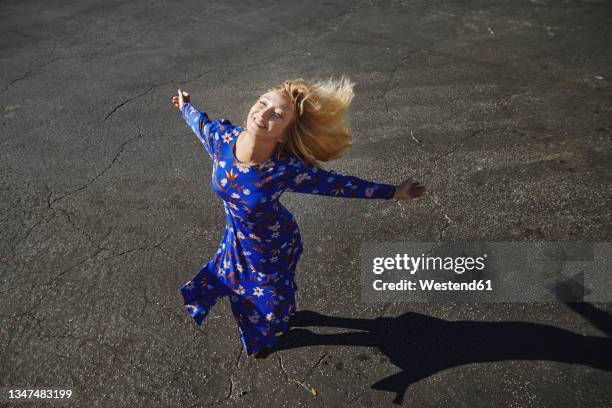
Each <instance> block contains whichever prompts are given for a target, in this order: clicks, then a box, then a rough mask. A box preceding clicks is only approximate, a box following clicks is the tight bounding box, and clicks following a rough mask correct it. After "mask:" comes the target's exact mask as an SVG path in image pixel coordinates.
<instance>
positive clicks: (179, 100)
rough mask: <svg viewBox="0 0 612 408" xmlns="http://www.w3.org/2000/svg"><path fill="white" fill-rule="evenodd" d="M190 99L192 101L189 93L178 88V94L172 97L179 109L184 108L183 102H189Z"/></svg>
mask: <svg viewBox="0 0 612 408" xmlns="http://www.w3.org/2000/svg"><path fill="white" fill-rule="evenodd" d="M189 101H191V98H190V97H189V94H188V93H187V92H184V91H181V90H180V89H179V90H178V96H173V97H172V103H173V104H174V106H176V107H177V108H179V109H183V104H185V103H189Z"/></svg>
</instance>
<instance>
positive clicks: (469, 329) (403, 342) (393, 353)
mask: <svg viewBox="0 0 612 408" xmlns="http://www.w3.org/2000/svg"><path fill="white" fill-rule="evenodd" d="M567 305H568V306H569V307H570V308H572V309H573V310H574V311H576V312H577V313H579V314H581V315H582V316H584V317H585V318H587V319H588V320H589V321H590V322H591V323H592V324H593V325H594V326H596V327H597V328H599V329H600V330H601V331H602V332H604V333H606V334H607V335H608V336H611V335H612V317H611V316H610V314H608V313H607V312H605V311H602V310H599V309H596V308H594V307H593V306H592V305H590V304H588V303H567ZM290 325H291V327H293V328H292V329H291V330H290V331H289V332H287V333H286V334H285V335H283V336H281V337H279V339H278V342H277V345H276V346H275V347H274V349H272V350H271V352H272V353H273V352H274V351H277V350H284V349H292V348H297V347H304V346H313V345H349V346H365V347H376V348H378V349H379V350H380V351H381V352H382V353H384V354H385V355H386V356H387V357H388V358H389V360H390V361H391V362H392V363H393V364H394V365H395V366H397V367H398V368H399V369H400V370H401V371H400V372H398V373H397V374H393V375H391V376H389V377H387V378H384V379H382V380H380V381H378V382H376V383H375V384H373V385H372V386H371V388H373V389H377V390H385V391H391V392H394V393H395V394H396V397H395V399H394V400H393V402H394V403H396V404H401V403H402V401H403V398H404V394H405V393H406V390H407V388H408V387H409V386H410V385H411V384H413V383H415V382H417V381H419V380H421V379H423V378H426V377H428V376H430V375H432V374H435V373H437V372H439V371H442V370H445V369H447V368H451V367H456V366H460V365H463V364H470V363H480V362H491V361H503V360H550V361H559V362H564V363H574V364H584V365H588V366H591V367H595V368H599V369H602V370H607V371H612V339H610V338H609V337H597V336H583V335H581V334H576V333H573V332H571V331H568V330H564V329H560V328H557V327H553V326H547V325H543V324H536V323H524V322H478V321H448V320H442V319H437V318H434V317H429V316H425V315H422V314H418V313H404V314H402V315H400V316H397V317H378V318H375V319H353V318H344V317H332V316H323V315H321V314H319V313H316V312H311V311H300V312H298V313H296V314H295V315H294V316H293V317H292V319H291V321H290ZM305 326H323V327H341V328H347V329H355V330H361V331H360V332H349V333H338V334H316V333H313V332H311V331H310V330H306V329H301V328H299V327H305ZM295 327H298V328H295Z"/></svg>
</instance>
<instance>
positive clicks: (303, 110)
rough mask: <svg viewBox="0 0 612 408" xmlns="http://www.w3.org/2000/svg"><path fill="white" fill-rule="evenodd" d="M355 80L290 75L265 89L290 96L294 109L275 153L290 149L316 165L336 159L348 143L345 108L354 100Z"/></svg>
mask: <svg viewBox="0 0 612 408" xmlns="http://www.w3.org/2000/svg"><path fill="white" fill-rule="evenodd" d="M354 86H355V84H354V83H353V82H352V81H350V80H349V79H348V78H347V77H345V76H342V77H341V78H340V79H337V80H336V79H333V78H330V79H327V80H320V81H316V82H314V83H308V82H306V81H305V80H304V79H302V78H297V79H291V80H287V81H285V82H283V83H282V84H280V85H278V86H276V87H273V88H271V89H268V92H271V91H275V90H276V91H281V92H283V93H284V94H285V95H286V96H288V97H289V99H290V100H291V103H292V105H293V109H294V112H295V113H296V116H295V119H294V120H293V122H292V123H290V124H289V125H288V126H287V129H286V131H285V132H286V136H287V137H286V141H284V142H282V143H279V144H278V146H277V148H276V151H275V154H276V155H277V156H280V155H282V154H283V153H284V152H289V153H292V154H294V155H296V156H297V157H298V158H300V160H302V161H303V162H305V164H307V165H311V166H317V167H319V166H320V164H319V161H323V162H326V161H329V160H333V159H337V158H339V157H340V156H342V154H343V153H344V152H345V151H346V150H347V149H348V148H349V147H351V143H352V142H351V130H350V129H349V126H348V119H347V111H348V108H349V106H350V105H351V101H352V100H353V96H354V94H353V87H354Z"/></svg>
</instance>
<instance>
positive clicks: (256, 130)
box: [247, 90, 295, 142]
mask: <svg viewBox="0 0 612 408" xmlns="http://www.w3.org/2000/svg"><path fill="white" fill-rule="evenodd" d="M294 117H295V113H294V111H293V107H292V105H291V100H290V99H289V98H288V97H287V96H286V95H285V94H284V93H282V92H281V91H277V90H274V91H270V92H267V93H265V94H263V95H262V96H261V97H260V98H259V99H258V100H257V102H255V104H254V105H253V106H252V107H251V110H250V111H249V116H248V117H247V130H248V131H249V133H252V134H253V135H254V136H255V137H257V138H264V139H269V140H274V141H275V142H280V141H283V140H285V129H287V126H289V124H290V123H291V122H292V121H293V118H294Z"/></svg>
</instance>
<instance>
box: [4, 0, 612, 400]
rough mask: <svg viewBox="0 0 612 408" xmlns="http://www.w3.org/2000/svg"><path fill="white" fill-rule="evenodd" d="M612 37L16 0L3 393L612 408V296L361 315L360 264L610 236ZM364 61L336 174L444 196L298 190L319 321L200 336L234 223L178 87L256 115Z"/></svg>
mask: <svg viewBox="0 0 612 408" xmlns="http://www.w3.org/2000/svg"><path fill="white" fill-rule="evenodd" d="M611 38H612V3H611V2H609V1H586V0H585V1H547V0H540V1H535V0H533V1H514V0H512V1H481V2H478V1H460V2H459V1H436V0H434V1H359V2H350V1H340V2H327V1H313V2H301V3H300V2H273V1H267V0H264V1H258V2H237V1H229V2H219V1H213V2H197V1H185V2H169V1H168V2H167V1H156V0H151V1H148V2H144V1H130V2H124V1H113V2H111V1H97V2H94V1H80V2H66V1H63V2H53V4H51V3H49V2H42V1H38V2H36V1H29V0H19V1H17V0H9V1H6V0H3V1H1V2H0V64H1V66H2V69H1V70H0V115H1V120H2V126H1V127H0V129H1V130H0V154H1V160H0V169H1V171H2V177H1V179H0V180H1V181H0V198H1V201H0V203H1V204H0V225H1V227H0V234H1V240H0V256H1V258H2V259H1V261H2V262H1V265H2V266H1V268H2V269H1V271H0V272H1V274H0V277H1V281H0V327H1V329H0V333H1V334H0V347H1V351H0V353H1V354H0V386H3V387H26V388H37V387H38V388H40V387H44V388H48V387H54V388H70V389H72V390H73V392H74V395H75V398H76V399H75V400H74V402H73V403H72V404H69V405H72V406H87V407H123V406H132V407H134V406H138V407H141V406H142V407H154V406H164V407H165V406H172V407H207V406H232V407H234V406H235V407H241V406H245V407H250V406H271V407H281V406H282V407H298V406H309V407H310V406H313V407H314V406H326V407H344V406H351V407H352V406H363V407H373V406H394V404H402V405H403V406H409V407H423V406H436V407H446V406H469V407H490V406H505V407H535V406H537V407H559V406H568V407H570V406H571V407H610V406H612V372H611V370H610V366H609V365H607V366H606V364H605V362H603V361H601V360H598V354H597V353H598V350H602V349H603V348H605V347H606V346H607V345H608V344H610V343H609V340H607V339H609V337H610V336H611V335H612V329H611V327H612V323H611V320H612V318H611V315H610V313H611V312H612V303H605V304H604V303H600V304H586V303H580V304H562V303H538V304H471V303H467V304H402V303H393V304H391V303H390V304H365V303H362V302H361V301H360V295H359V269H358V263H359V248H360V245H361V243H362V242H366V241H438V240H490V241H511V240H515V241H525V240H569V241H610V238H611V236H612V228H611V226H612V223H611V208H612V201H611V197H612V191H611V190H612V187H611V186H612V183H611V180H612V179H611V172H612V143H611V137H612V69H611V68H610V67H612V41H611V40H610V39H611ZM343 73H344V74H347V75H349V76H350V77H351V78H352V79H353V80H354V81H355V82H356V83H357V86H356V87H355V91H356V97H355V99H354V103H353V106H352V109H351V112H350V114H351V124H352V128H353V130H354V145H353V147H352V149H351V150H350V151H349V152H348V153H347V154H346V155H345V157H343V158H342V159H340V160H337V161H334V162H332V163H329V164H328V165H327V166H326V167H327V168H329V169H334V170H336V171H338V172H340V173H344V174H352V175H356V176H360V177H363V178H368V179H371V180H374V181H380V182H387V183H399V182H400V181H401V180H402V179H403V178H404V177H406V176H408V175H412V176H415V177H416V178H417V179H418V180H420V181H422V182H423V183H424V184H425V185H427V186H428V187H429V191H428V193H427V194H426V196H425V197H424V198H422V199H420V200H417V201H414V202H401V203H396V202H386V201H383V200H342V199H333V198H328V197H320V196H311V195H298V194H293V195H292V194H286V195H284V196H283V199H282V201H283V203H284V204H285V206H287V207H288V208H289V209H290V210H291V211H292V212H293V214H294V215H295V217H296V219H297V221H298V222H299V224H300V229H301V231H302V235H303V241H304V247H305V252H304V255H303V257H302V259H301V261H300V264H299V265H298V269H297V275H296V280H297V284H298V287H299V290H298V294H297V302H298V307H299V309H300V310H302V311H311V312H313V313H303V314H302V315H301V318H300V319H301V320H299V321H298V322H297V323H296V325H301V326H304V327H296V328H295V329H294V331H292V332H291V333H290V334H289V335H287V337H286V338H284V339H283V342H282V345H281V346H282V347H281V346H279V350H278V351H276V352H274V353H273V354H271V355H270V356H268V357H267V358H266V359H261V360H251V359H248V358H247V357H246V356H245V353H244V352H243V351H242V346H241V343H240V340H239V334H238V329H237V327H236V325H235V322H234V320H233V319H232V318H231V312H230V308H229V302H228V301H227V299H224V300H223V301H221V302H220V303H218V304H217V305H216V306H215V308H214V309H213V312H212V313H211V314H210V315H209V316H208V317H207V319H206V321H205V323H204V325H203V326H201V327H197V326H196V325H195V323H194V322H193V321H192V319H191V318H190V317H189V316H188V315H187V314H186V313H185V312H184V311H183V309H182V308H181V305H182V299H181V298H180V294H179V291H178V288H179V286H180V285H181V284H182V283H184V282H185V281H186V280H188V279H189V278H190V277H191V276H192V275H193V274H194V273H195V272H196V271H197V270H198V269H199V267H200V266H201V265H202V264H204V263H206V262H207V261H208V259H209V258H210V257H211V256H212V255H213V253H214V251H215V250H216V247H217V244H218V241H219V239H220V238H221V235H222V233H223V225H224V213H223V207H222V205H221V201H220V200H219V199H218V198H217V197H216V196H215V195H214V193H213V192H212V190H211V185H210V170H211V164H210V162H209V159H208V156H207V155H206V153H205V152H204V150H203V149H202V147H201V146H200V145H199V142H198V141H197V139H196V138H195V136H194V135H193V133H191V131H190V129H189V128H187V127H186V125H185V123H184V122H183V121H182V119H181V118H180V115H179V113H178V111H177V110H176V109H175V108H174V106H173V105H172V104H171V97H172V96H173V95H175V94H176V90H177V88H179V87H180V88H181V89H184V90H187V91H188V92H189V93H190V94H191V95H192V102H193V103H194V105H196V106H197V107H199V108H200V109H201V110H204V111H206V112H208V113H209V115H211V117H214V118H219V117H224V118H227V119H230V120H232V121H233V122H235V123H242V121H243V120H244V117H245V115H246V113H247V112H248V108H249V107H250V105H251V104H252V103H253V102H254V100H255V98H256V97H257V96H258V95H259V94H260V93H262V92H264V91H265V90H266V89H267V88H268V87H269V86H271V85H274V84H276V83H278V82H280V81H282V80H284V79H286V78H292V77H300V76H301V77H304V78H307V79H313V78H325V77H328V76H332V75H333V76H338V75H340V74H343ZM314 312H316V313H318V314H316V313H314ZM486 322H489V323H486ZM491 322H517V323H516V325H515V326H507V325H504V324H503V323H499V324H495V323H491ZM342 333H345V334H342ZM588 350H591V351H592V354H589V351H588ZM4 405H5V404H3V405H2V406H4ZM15 405H17V404H15ZM56 405H57V406H61V405H62V404H61V403H59V402H53V403H49V402H47V403H29V404H25V405H19V406H45V407H46V406H56Z"/></svg>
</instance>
